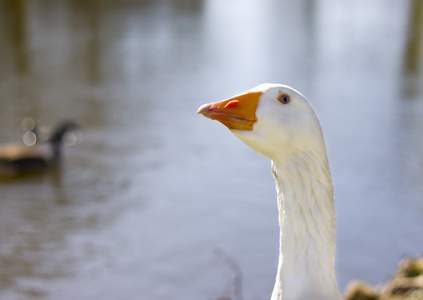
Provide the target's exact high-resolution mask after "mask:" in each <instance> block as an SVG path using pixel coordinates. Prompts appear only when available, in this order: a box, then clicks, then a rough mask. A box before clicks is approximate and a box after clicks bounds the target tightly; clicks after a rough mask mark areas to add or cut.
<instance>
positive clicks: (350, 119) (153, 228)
mask: <svg viewBox="0 0 423 300" xmlns="http://www.w3.org/2000/svg"><path fill="white" fill-rule="evenodd" d="M418 2H419V1H418V0H417V1H401V2H399V1H394V0H390V1H386V0H385V1H382V0H378V1H372V2H371V3H369V2H368V1H364V0H360V1H343V2H342V3H336V4H334V3H333V1H327V0H320V1H305V0H304V1H276V0H269V1H259V0H250V1H240V0H237V1H221V0H213V1H212V0H210V1H206V0H204V1H199V0H185V1H118V2H112V1H65V0H61V1H53V0H44V1H23V0H15V1H6V0H4V1H0V5H1V9H0V20H1V21H0V66H1V67H0V107H1V110H0V116H1V117H0V125H1V128H2V130H1V131H0V140H1V141H2V142H9V141H19V140H20V139H21V136H22V134H23V132H22V129H21V128H20V126H19V123H20V121H21V120H22V119H23V118H24V117H27V116H30V117H33V118H35V119H36V120H37V122H38V123H39V124H41V125H46V126H54V124H56V123H58V122H59V121H60V120H62V119H68V118H71V119H74V120H76V121H78V122H79V123H80V124H81V126H82V128H83V133H84V141H83V142H82V143H81V144H79V145H75V146H73V147H69V148H67V149H65V152H66V153H65V163H64V165H63V166H62V169H61V170H60V171H59V172H54V173H51V174H48V175H46V176H42V177H29V178H22V179H19V180H15V181H4V182H1V183H0V299H22V298H24V299H64V300H66V299H69V300H70V299H106V300H107V299H150V300H155V299H157V300H159V299H166V300H167V299H218V298H219V297H223V296H230V297H232V298H233V299H236V295H235V296H234V293H235V291H234V290H235V289H236V288H237V287H238V286H237V283H236V279H239V273H238V272H237V270H236V269H235V270H234V269H233V268H232V267H231V266H232V265H231V262H232V260H233V261H235V262H236V264H237V265H238V266H239V267H240V269H241V272H242V275H243V286H242V291H243V296H244V299H268V297H269V295H270V293H271V290H272V288H273V282H274V278H275V272H276V265H277V258H278V236H279V228H278V223H277V207H276V193H275V188H274V182H273V178H272V176H271V174H270V162H269V161H268V160H267V159H265V158H263V157H261V156H259V155H258V154H256V153H254V152H253V151H252V150H251V149H249V148H248V147H246V146H245V145H244V144H242V142H240V141H239V140H237V139H235V138H234V137H233V136H232V135H231V134H230V133H229V132H228V130H227V129H226V128H225V127H224V126H221V124H219V123H217V122H212V121H210V120H207V119H205V118H202V117H200V116H198V115H197V114H196V109H197V107H198V106H200V105H201V104H203V103H205V102H210V101H217V100H219V99H223V98H226V97H229V96H232V95H234V94H236V93H239V92H242V91H244V90H246V89H249V88H252V87H253V86H255V85H257V84H259V83H262V82H280V83H285V84H289V85H291V86H293V87H294V88H296V89H298V90H300V91H301V92H302V93H303V94H304V95H306V97H307V98H308V99H309V100H310V102H311V104H312V105H313V107H314V108H315V110H316V113H317V114H318V116H319V118H320V120H321V123H322V126H323V129H324V132H325V138H326V142H327V146H328V153H329V161H330V164H331V168H332V175H333V179H334V185H335V194H336V213H337V256H336V269H337V278H338V282H339V285H340V288H341V289H344V287H345V285H346V284H347V283H348V281H349V280H351V279H354V278H360V279H363V280H366V281H368V282H370V283H372V284H375V283H378V282H380V281H383V280H384V279H386V278H387V277H389V274H390V273H391V272H392V270H393V269H394V267H395V265H396V263H397V262H398V260H399V259H400V258H401V257H403V256H404V255H414V254H418V253H421V251H422V250H423V239H422V236H423V185H422V183H423V137H422V132H423V93H422V88H421V86H422V78H421V65H422V61H421V21H419V16H418V15H417V17H415V18H414V19H413V17H412V16H413V14H412V13H411V11H412V10H413V9H412V7H413V5H418ZM216 249H220V250H219V251H223V254H217V253H221V252H219V251H217V250H216ZM216 251H217V252H216ZM235 294H236V293H235ZM238 296H239V294H238Z"/></svg>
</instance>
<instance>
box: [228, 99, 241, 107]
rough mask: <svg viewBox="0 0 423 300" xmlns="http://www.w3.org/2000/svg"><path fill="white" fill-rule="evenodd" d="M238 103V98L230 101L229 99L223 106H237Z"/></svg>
mask: <svg viewBox="0 0 423 300" xmlns="http://www.w3.org/2000/svg"><path fill="white" fill-rule="evenodd" d="M238 104H239V101H238V100H232V101H229V102H228V103H227V104H226V105H225V108H227V107H234V106H237V105H238Z"/></svg>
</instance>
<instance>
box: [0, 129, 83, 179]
mask: <svg viewBox="0 0 423 300" xmlns="http://www.w3.org/2000/svg"><path fill="white" fill-rule="evenodd" d="M76 128H77V125H76V123H74V122H71V121H68V122H63V123H61V124H60V125H59V126H57V128H56V129H55V130H54V131H53V133H52V135H51V136H50V138H49V139H47V140H46V141H45V142H40V143H36V144H34V145H33V146H27V145H25V144H5V145H0V176H1V177H17V176H22V175H26V174H34V173H42V172H44V171H46V170H48V169H51V168H54V167H57V166H58V165H59V164H60V161H61V159H62V152H63V149H62V148H63V143H62V140H63V137H64V135H65V134H66V133H67V132H70V131H72V130H75V129H76ZM35 132H36V131H35Z"/></svg>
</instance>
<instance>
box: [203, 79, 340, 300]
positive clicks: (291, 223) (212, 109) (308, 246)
mask: <svg viewBox="0 0 423 300" xmlns="http://www.w3.org/2000/svg"><path fill="white" fill-rule="evenodd" d="M198 113H200V114H203V115H204V116H205V117H207V118H211V119H214V120H218V121H219V122H221V123H222V124H224V125H225V126H226V127H228V128H229V129H230V131H231V132H232V133H233V134H234V135H235V136H236V137H237V138H239V139H241V140H242V141H243V142H245V143H246V144H247V145H248V146H250V147H251V148H252V149H253V150H255V151H256V152H258V153H260V154H262V155H264V156H266V157H268V158H269V159H270V160H271V161H272V174H273V176H274V178H275V181H276V190H277V195H278V196H277V201H278V208H279V226H280V254H279V264H278V271H277V275H276V283H275V287H274V289H273V293H272V297H271V300H278V299H279V300H280V299H283V300H300V299H301V300H334V299H341V295H340V292H339V289H338V286H337V283H336V278H335V269H334V252H335V212H334V195H333V186H332V178H331V174H330V170H329V163H328V160H327V154H326V146H325V142H324V138H323V133H322V128H321V126H320V123H319V120H318V119H317V117H316V115H315V113H314V111H313V109H312V108H311V106H310V105H309V103H308V102H307V100H306V99H305V97H304V96H303V95H301V94H300V93H299V92H298V91H296V90H294V89H292V88H290V87H288V86H286V85H281V84H261V85H259V86H257V87H255V88H254V89H252V90H249V91H247V92H245V93H242V94H240V95H237V96H235V97H232V98H229V99H226V100H223V101H220V102H215V103H209V104H205V105H203V106H201V107H200V108H199V109H198Z"/></svg>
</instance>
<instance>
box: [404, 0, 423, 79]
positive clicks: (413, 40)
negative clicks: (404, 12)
mask: <svg viewBox="0 0 423 300" xmlns="http://www.w3.org/2000/svg"><path fill="white" fill-rule="evenodd" d="M422 21H423V2H422V1H421V0H413V2H412V3H411V7H410V19H409V24H408V38H407V44H406V49H405V58H404V71H405V73H406V75H411V76H417V75H419V73H420V66H419V65H420V63H419V62H420V50H421V46H422V45H421V39H422V29H423V28H422V27H423V23H422Z"/></svg>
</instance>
